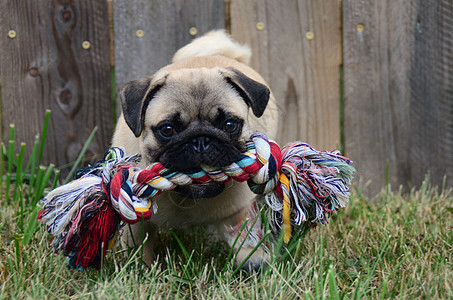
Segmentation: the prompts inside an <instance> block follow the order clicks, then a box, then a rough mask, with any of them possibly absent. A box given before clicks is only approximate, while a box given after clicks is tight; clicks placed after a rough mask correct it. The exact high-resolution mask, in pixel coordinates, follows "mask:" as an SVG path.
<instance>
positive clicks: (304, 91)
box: [230, 0, 341, 149]
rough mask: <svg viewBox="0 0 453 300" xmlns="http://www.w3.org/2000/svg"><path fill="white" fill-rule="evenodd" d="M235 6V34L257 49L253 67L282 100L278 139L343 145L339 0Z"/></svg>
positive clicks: (232, 9)
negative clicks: (341, 133)
mask: <svg viewBox="0 0 453 300" xmlns="http://www.w3.org/2000/svg"><path fill="white" fill-rule="evenodd" d="M230 5H231V7H230V13H231V33H232V35H233V37H234V38H235V39H237V40H239V41H240V42H244V43H246V44H248V45H250V46H251V47H252V51H253V56H252V61H251V65H252V67H253V68H255V69H256V70H257V71H258V72H260V73H261V74H262V75H263V77H264V78H265V79H266V80H267V81H268V83H269V85H270V86H271V89H272V91H273V93H274V94H275V96H276V98H277V101H278V103H279V109H278V111H276V112H275V113H276V115H277V114H278V115H280V117H281V122H280V129H279V130H280V134H279V139H278V141H279V142H280V143H282V144H285V143H287V142H290V141H295V140H303V141H306V142H309V143H311V144H313V145H314V146H315V147H317V148H318V149H332V148H335V147H338V146H339V143H340V119H339V116H340V114H339V105H340V102H339V99H340V97H339V67H340V65H341V41H340V36H341V31H340V26H341V22H340V19H341V18H340V9H339V5H338V1H337V0H330V1H308V0H298V1H296V0H292V1H284V2H282V1H276V0H275V1H259V0H253V1H240V0H231V2H230Z"/></svg>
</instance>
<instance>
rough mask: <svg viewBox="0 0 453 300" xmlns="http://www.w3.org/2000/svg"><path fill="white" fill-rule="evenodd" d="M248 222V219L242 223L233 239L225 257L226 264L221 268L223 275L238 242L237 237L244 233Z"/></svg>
mask: <svg viewBox="0 0 453 300" xmlns="http://www.w3.org/2000/svg"><path fill="white" fill-rule="evenodd" d="M248 222H249V219H248V218H247V219H245V221H244V223H243V224H242V226H241V228H240V229H239V233H238V234H237V235H236V238H235V239H234V242H233V245H231V247H230V251H229V253H228V256H227V259H226V262H225V266H224V267H223V271H222V273H225V271H226V269H227V266H228V262H229V261H230V260H231V258H232V257H233V252H234V247H235V246H236V244H237V242H238V240H239V237H240V236H241V235H242V232H243V231H244V229H245V226H247V223H248Z"/></svg>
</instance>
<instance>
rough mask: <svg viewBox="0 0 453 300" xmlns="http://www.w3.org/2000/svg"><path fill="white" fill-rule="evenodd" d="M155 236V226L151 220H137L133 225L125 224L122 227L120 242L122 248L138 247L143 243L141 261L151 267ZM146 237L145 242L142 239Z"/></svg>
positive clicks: (153, 256)
mask: <svg viewBox="0 0 453 300" xmlns="http://www.w3.org/2000/svg"><path fill="white" fill-rule="evenodd" d="M156 237H157V227H156V225H154V224H152V223H151V222H144V223H142V222H138V223H135V224H133V225H126V226H124V228H123V234H122V236H121V244H122V246H123V248H138V247H140V245H142V244H143V252H142V253H143V256H142V259H143V262H144V263H145V264H146V265H147V266H148V267H149V268H151V265H152V264H153V262H154V259H155V255H154V247H155V243H156ZM145 238H146V242H145V243H143V241H144V240H145Z"/></svg>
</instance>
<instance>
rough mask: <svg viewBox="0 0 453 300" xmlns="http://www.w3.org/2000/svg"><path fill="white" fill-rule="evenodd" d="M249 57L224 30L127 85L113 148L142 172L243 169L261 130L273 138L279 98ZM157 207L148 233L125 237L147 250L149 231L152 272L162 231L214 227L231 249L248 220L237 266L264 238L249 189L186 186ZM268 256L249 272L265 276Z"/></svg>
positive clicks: (136, 229)
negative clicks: (248, 146) (152, 168)
mask: <svg viewBox="0 0 453 300" xmlns="http://www.w3.org/2000/svg"><path fill="white" fill-rule="evenodd" d="M250 53H251V51H250V49H249V48H248V47H247V46H244V45H241V44H239V43H238V42H236V41H234V40H233V39H232V38H231V37H230V36H229V35H227V34H226V33H225V32H224V31H213V32H210V33H208V34H206V35H204V36H202V37H200V38H197V39H195V40H193V41H192V42H191V43H190V44H188V45H186V46H185V47H183V48H181V49H180V50H178V51H177V52H176V54H175V55H174V58H173V61H172V64H170V65H168V66H166V67H164V68H162V69H160V70H159V71H157V72H156V73H155V74H154V75H152V76H150V77H147V78H143V79H138V80H135V81H132V82H130V83H128V84H127V85H126V86H125V87H124V88H123V89H122V90H121V91H120V93H119V98H120V101H121V107H122V114H121V116H120V117H119V120H118V123H117V127H116V130H115V132H114V136H113V142H112V145H113V146H122V147H124V148H125V150H126V153H127V154H128V155H132V154H135V153H139V154H141V156H142V162H141V165H140V167H142V168H144V167H146V166H147V165H149V164H151V163H153V162H157V161H159V162H161V163H162V164H163V165H164V166H166V167H167V168H170V169H172V170H175V171H181V172H190V171H193V170H197V169H198V168H199V167H200V165H202V164H203V165H208V166H211V167H223V166H227V165H230V164H231V163H233V162H236V161H237V159H238V157H239V155H240V153H241V152H242V151H244V149H245V142H246V140H247V139H248V138H249V137H250V135H251V134H252V133H254V132H256V131H261V132H264V133H265V134H266V135H267V136H268V137H269V138H271V139H274V138H275V135H276V130H277V124H278V115H277V113H276V112H277V109H276V103H275V99H274V96H273V94H272V92H271V90H270V89H269V87H268V85H267V84H266V82H265V81H264V79H263V78H262V77H261V76H260V75H259V74H258V73H257V72H256V71H254V70H253V69H252V68H250V67H249V66H248V65H247V63H248V61H249V60H250V55H251V54H250ZM153 200H154V201H155V202H154V203H155V207H157V210H156V212H155V213H154V214H153V215H152V217H151V218H150V220H149V221H147V222H145V225H144V227H145V228H143V225H142V224H141V223H138V224H135V225H132V227H131V230H128V229H125V230H124V232H123V235H122V240H123V244H125V245H128V246H134V245H135V246H137V245H141V244H142V239H143V232H145V233H146V234H147V235H148V238H147V240H146V242H145V244H144V249H143V260H144V262H145V263H146V264H148V265H151V264H152V262H153V260H154V258H155V257H154V251H153V249H154V247H155V241H156V240H157V239H156V234H157V230H158V229H159V228H189V227H192V226H207V225H214V227H215V228H216V229H217V230H218V232H219V234H220V235H221V236H222V237H224V238H225V240H226V241H227V243H229V244H230V246H232V245H233V243H234V240H235V239H236V235H237V234H239V233H240V230H239V229H240V228H241V226H242V225H243V223H244V221H245V220H246V219H247V220H248V223H247V224H248V225H247V227H246V228H247V229H248V230H249V231H250V232H251V234H249V235H245V236H244V231H243V232H242V236H243V237H242V236H241V238H242V239H243V240H244V243H243V246H242V247H241V249H240V250H239V253H238V255H237V257H236V264H237V265H239V264H241V263H242V262H243V261H244V260H245V259H246V258H247V256H248V255H249V254H250V251H252V250H253V248H254V247H255V246H256V245H257V243H258V242H259V237H261V236H263V233H262V232H261V231H262V229H261V225H260V224H261V220H260V219H259V218H260V214H259V212H258V211H257V206H256V203H255V201H256V195H255V194H253V193H252V192H251V191H250V190H249V188H248V186H247V183H237V182H232V181H230V183H228V184H226V185H225V184H220V183H217V182H215V181H211V182H208V183H199V184H192V185H188V186H180V187H178V188H176V189H175V190H173V191H169V192H164V193H162V194H160V195H159V196H157V197H155V198H154V199H153ZM252 224H254V226H253V227H252V226H251V225H252ZM239 244H240V243H236V245H237V246H239ZM267 255H268V254H267V250H266V249H264V247H260V248H258V250H257V251H256V252H255V253H254V254H253V255H252V256H251V257H250V258H249V259H248V260H247V262H246V263H245V264H244V268H246V269H248V270H258V269H259V268H260V266H262V265H263V263H265V261H266V257H267Z"/></svg>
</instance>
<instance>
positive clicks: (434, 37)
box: [409, 0, 453, 187]
mask: <svg viewBox="0 0 453 300" xmlns="http://www.w3.org/2000/svg"><path fill="white" fill-rule="evenodd" d="M414 13H415V15H416V19H415V22H414V23H413V24H414V27H415V29H414V30H413V32H414V52H413V56H412V60H411V68H410V72H409V78H410V97H411V99H410V100H411V102H410V105H411V111H410V113H411V114H410V117H411V123H410V125H411V129H410V137H411V139H412V140H411V150H410V165H411V182H412V183H414V184H416V185H418V184H420V182H421V181H422V180H423V179H424V176H425V173H426V172H428V171H429V172H430V173H431V178H432V182H433V183H434V184H436V185H440V183H441V182H442V180H443V177H444V175H447V179H448V182H447V186H450V187H453V1H451V0H438V1H419V2H418V5H417V6H416V7H415V11H414Z"/></svg>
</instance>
